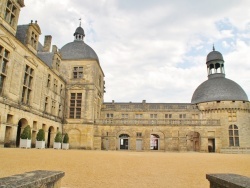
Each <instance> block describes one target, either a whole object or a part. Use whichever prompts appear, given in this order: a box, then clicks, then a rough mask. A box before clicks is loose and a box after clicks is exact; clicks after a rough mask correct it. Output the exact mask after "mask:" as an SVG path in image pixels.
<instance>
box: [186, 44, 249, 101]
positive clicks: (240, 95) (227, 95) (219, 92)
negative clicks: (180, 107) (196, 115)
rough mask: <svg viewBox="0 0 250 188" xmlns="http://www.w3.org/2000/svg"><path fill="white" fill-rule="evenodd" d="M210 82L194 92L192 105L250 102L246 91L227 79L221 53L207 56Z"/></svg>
mask: <svg viewBox="0 0 250 188" xmlns="http://www.w3.org/2000/svg"><path fill="white" fill-rule="evenodd" d="M206 64H207V70H208V80H207V81H205V82H203V83H202V84H200V85H199V86H198V87H197V89H196V90H195V91H194V93H193V96H192V100H191V103H192V104H197V103H202V102H210V101H248V97H247V95H246V93H245V91H244V90H243V89H242V88H241V86H240V85H239V84H237V83H236V82H234V81H232V80H230V79H227V78H225V71H224V60H223V56H222V54H221V53H220V52H218V51H215V50H214V47H213V51H212V52H210V53H209V54H208V55H207V61H206Z"/></svg>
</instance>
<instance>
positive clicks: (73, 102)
mask: <svg viewBox="0 0 250 188" xmlns="http://www.w3.org/2000/svg"><path fill="white" fill-rule="evenodd" d="M81 109H82V93H71V95H70V108H69V118H74V119H80V118H81Z"/></svg>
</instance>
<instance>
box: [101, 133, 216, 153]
mask: <svg viewBox="0 0 250 188" xmlns="http://www.w3.org/2000/svg"><path fill="white" fill-rule="evenodd" d="M146 134H147V135H145V134H144V133H141V132H136V133H131V132H118V133H112V132H106V133H105V135H103V136H102V140H101V149H102V150H133V151H195V152H200V151H202V150H206V149H207V150H208V151H209V152H215V151H216V145H215V144H216V138H214V137H209V138H208V137H206V138H202V137H201V134H200V133H199V132H197V131H189V132H188V133H187V134H186V135H184V136H182V135H180V133H178V131H177V134H176V135H173V136H172V137H168V135H164V134H163V133H162V132H152V133H146ZM202 141H203V142H202Z"/></svg>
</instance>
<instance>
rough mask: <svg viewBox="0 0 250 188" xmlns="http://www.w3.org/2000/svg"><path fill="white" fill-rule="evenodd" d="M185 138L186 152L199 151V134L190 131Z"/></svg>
mask: <svg viewBox="0 0 250 188" xmlns="http://www.w3.org/2000/svg"><path fill="white" fill-rule="evenodd" d="M186 136H187V149H188V151H200V145H201V143H200V133H198V132H195V131H192V132H189V133H188V134H187V135H186Z"/></svg>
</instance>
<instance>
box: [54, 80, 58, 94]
mask: <svg viewBox="0 0 250 188" xmlns="http://www.w3.org/2000/svg"><path fill="white" fill-rule="evenodd" d="M57 86H58V81H57V80H56V79H54V92H55V93H57Z"/></svg>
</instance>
